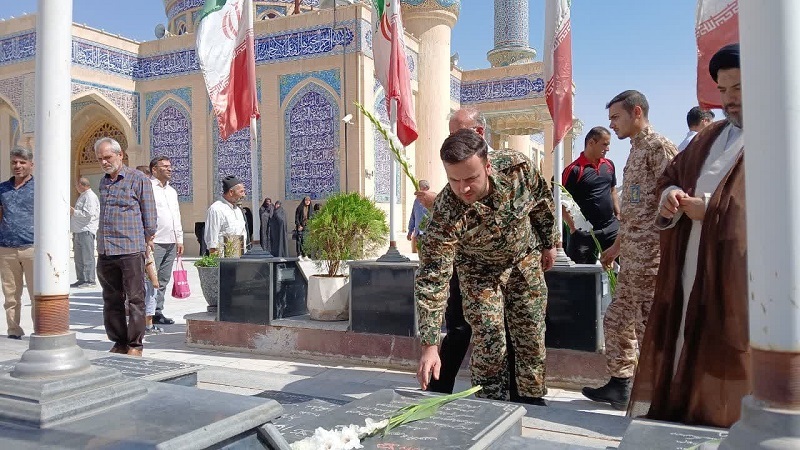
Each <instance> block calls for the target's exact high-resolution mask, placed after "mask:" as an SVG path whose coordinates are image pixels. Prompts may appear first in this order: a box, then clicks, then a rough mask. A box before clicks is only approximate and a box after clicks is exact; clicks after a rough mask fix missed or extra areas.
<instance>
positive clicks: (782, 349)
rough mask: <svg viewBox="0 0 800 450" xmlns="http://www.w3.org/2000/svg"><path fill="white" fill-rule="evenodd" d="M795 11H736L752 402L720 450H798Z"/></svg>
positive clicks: (798, 47)
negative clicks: (790, 449) (737, 19)
mask: <svg viewBox="0 0 800 450" xmlns="http://www.w3.org/2000/svg"><path fill="white" fill-rule="evenodd" d="M799 21H800V2H798V1H797V0H770V1H768V2H755V1H743V2H740V3H739V33H740V39H741V65H742V89H743V99H742V108H743V111H744V121H743V122H744V143H745V146H744V148H745V173H746V176H745V186H746V196H747V199H748V202H747V264H748V277H749V286H748V287H749V293H748V295H747V299H748V302H749V312H750V318H749V320H750V347H751V350H752V381H753V394H752V396H747V397H745V399H744V400H743V402H742V417H741V419H740V421H739V422H737V423H736V424H735V425H734V426H733V427H732V428H731V433H730V435H729V436H728V438H727V439H726V440H725V441H724V442H723V443H722V445H721V446H720V448H726V449H734V448H735V449H745V448H746V449H766V448H769V449H784V448H785V449H789V448H800V298H798V285H800V179H798V178H797V176H796V174H795V173H794V169H795V168H796V167H798V165H800V128H798V127H797V124H798V123H800V109H798V105H800V29H798V27H797V25H796V24H797V23H798V22H799Z"/></svg>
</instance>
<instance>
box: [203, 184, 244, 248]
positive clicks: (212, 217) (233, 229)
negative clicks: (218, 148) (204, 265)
mask: <svg viewBox="0 0 800 450" xmlns="http://www.w3.org/2000/svg"><path fill="white" fill-rule="evenodd" d="M244 195H245V190H244V183H242V181H241V180H239V179H238V178H236V177H235V176H233V175H229V176H227V177H225V178H223V179H222V198H221V199H219V200H217V201H216V202H214V203H212V204H211V206H209V207H208V211H207V212H206V230H205V241H206V246H207V247H208V252H209V253H211V254H212V255H214V254H217V253H224V252H220V249H221V248H222V247H223V245H224V244H225V236H241V237H242V242H243V244H244V245H245V246H246V245H247V225H246V224H245V221H244V214H243V213H242V210H241V208H239V207H238V206H236V203H237V202H238V201H239V200H241V199H242V198H244Z"/></svg>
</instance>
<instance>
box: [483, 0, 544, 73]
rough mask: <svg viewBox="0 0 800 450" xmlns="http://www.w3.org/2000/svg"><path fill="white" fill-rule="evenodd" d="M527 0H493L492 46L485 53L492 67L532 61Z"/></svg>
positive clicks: (533, 52)
mask: <svg viewBox="0 0 800 450" xmlns="http://www.w3.org/2000/svg"><path fill="white" fill-rule="evenodd" d="M529 25H530V24H529V23H528V0H494V48H493V49H492V50H490V51H489V53H487V54H486V57H487V58H488V59H489V62H490V63H491V64H492V67H502V66H510V65H514V64H525V63H529V62H533V58H535V57H536V50H534V49H532V48H531V46H530V33H529Z"/></svg>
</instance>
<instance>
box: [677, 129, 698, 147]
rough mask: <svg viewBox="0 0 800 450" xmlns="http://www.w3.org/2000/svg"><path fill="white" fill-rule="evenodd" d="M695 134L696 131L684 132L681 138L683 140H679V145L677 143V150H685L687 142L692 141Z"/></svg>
mask: <svg viewBox="0 0 800 450" xmlns="http://www.w3.org/2000/svg"><path fill="white" fill-rule="evenodd" d="M696 135H697V131H693V130H689V132H688V133H686V137H685V138H683V142H681V143H680V145H678V151H679V152H682V151H684V150H686V147H688V146H689V143H690V142H692V139H694V137H695V136H696Z"/></svg>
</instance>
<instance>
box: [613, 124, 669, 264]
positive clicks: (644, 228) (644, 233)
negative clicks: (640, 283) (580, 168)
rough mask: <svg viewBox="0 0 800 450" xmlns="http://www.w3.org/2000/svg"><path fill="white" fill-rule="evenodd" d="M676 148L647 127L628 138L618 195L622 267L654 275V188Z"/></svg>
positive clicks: (656, 253) (656, 238) (656, 245)
mask: <svg viewBox="0 0 800 450" xmlns="http://www.w3.org/2000/svg"><path fill="white" fill-rule="evenodd" d="M677 154H678V149H677V148H676V147H675V144H673V143H672V141H670V140H669V139H667V138H666V137H664V136H662V135H661V134H659V133H656V132H655V131H653V129H652V128H651V127H650V126H648V127H646V128H645V129H644V130H642V131H641V132H639V134H637V135H636V136H634V137H633V138H631V153H630V155H628V161H627V162H626V163H625V170H624V172H623V179H622V193H621V195H620V203H621V205H620V228H619V233H618V234H617V239H618V240H619V242H620V257H621V259H622V261H623V262H622V264H623V265H626V264H627V265H629V267H632V268H637V269H642V270H645V271H647V272H648V273H649V274H650V275H656V272H657V271H658V260H659V231H658V229H656V228H655V227H654V226H653V222H654V221H655V218H656V215H657V214H658V200H659V199H658V198H657V195H656V194H657V193H656V184H657V182H658V178H659V177H660V176H661V174H662V173H664V169H665V168H666V167H667V165H668V164H669V162H670V161H671V160H672V158H674V157H675V155H677Z"/></svg>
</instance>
